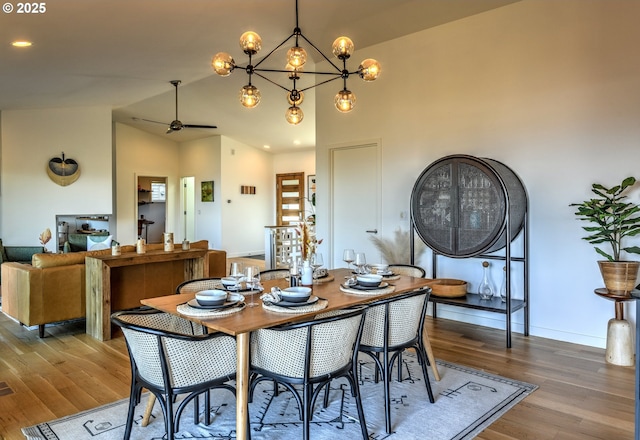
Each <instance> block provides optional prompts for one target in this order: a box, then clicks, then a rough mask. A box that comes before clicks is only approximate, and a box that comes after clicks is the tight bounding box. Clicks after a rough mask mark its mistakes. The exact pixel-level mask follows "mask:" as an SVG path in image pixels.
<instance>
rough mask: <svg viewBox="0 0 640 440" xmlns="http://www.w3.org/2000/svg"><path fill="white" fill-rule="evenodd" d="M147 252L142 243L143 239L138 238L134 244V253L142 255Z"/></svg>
mask: <svg viewBox="0 0 640 440" xmlns="http://www.w3.org/2000/svg"><path fill="white" fill-rule="evenodd" d="M146 251H147V247H146V245H145V242H144V238H142V237H138V241H137V242H136V252H137V253H138V254H144V253H145V252H146Z"/></svg>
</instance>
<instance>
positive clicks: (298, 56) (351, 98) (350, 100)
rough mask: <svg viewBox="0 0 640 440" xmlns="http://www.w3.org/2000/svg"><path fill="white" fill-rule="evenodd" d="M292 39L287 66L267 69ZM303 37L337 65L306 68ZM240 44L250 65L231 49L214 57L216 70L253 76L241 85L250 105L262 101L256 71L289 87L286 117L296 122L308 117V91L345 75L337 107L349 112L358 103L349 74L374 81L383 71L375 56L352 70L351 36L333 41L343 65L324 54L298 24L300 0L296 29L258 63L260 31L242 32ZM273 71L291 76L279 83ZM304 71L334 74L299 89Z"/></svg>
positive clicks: (243, 101)
mask: <svg viewBox="0 0 640 440" xmlns="http://www.w3.org/2000/svg"><path fill="white" fill-rule="evenodd" d="M291 39H293V46H292V47H291V48H290V49H289V50H288V51H287V56H286V66H285V68H284V69H282V70H280V69H266V68H261V67H260V65H261V64H262V63H264V62H265V61H266V60H267V59H268V58H269V57H270V56H271V55H272V54H273V53H274V52H276V51H277V50H278V49H280V48H281V47H282V46H284V45H285V44H286V43H287V42H288V41H289V40H291ZM300 39H302V40H304V41H305V42H306V43H307V44H308V45H310V46H311V47H312V48H313V49H315V51H317V52H318V53H319V54H320V55H322V57H323V58H324V59H325V60H327V61H328V62H329V64H330V65H331V66H332V67H333V69H332V70H331V71H328V72H318V71H315V72H305V71H304V65H305V62H306V61H307V51H306V50H305V49H304V48H303V47H301V46H300V45H299V42H300ZM240 47H241V48H242V51H243V52H244V53H245V54H247V55H248V56H249V63H248V64H247V65H246V66H240V65H238V64H236V62H235V61H234V59H233V57H231V55H229V54H228V53H226V52H219V53H217V54H216V55H215V56H214V57H213V59H212V61H211V66H212V67H213V70H214V71H215V72H216V73H217V74H218V75H220V76H229V75H230V74H231V72H232V71H233V70H234V69H236V68H239V69H244V71H245V72H246V73H247V75H248V77H249V78H248V84H247V85H246V86H244V87H242V89H240V103H241V104H242V105H243V106H245V107H247V108H253V107H255V106H257V105H258V104H259V103H260V98H261V94H260V90H258V88H257V87H256V86H254V85H253V84H252V83H251V80H252V77H253V75H255V76H258V77H260V78H263V79H264V80H266V81H268V82H270V83H271V84H274V85H275V86H277V87H280V88H281V89H283V90H285V91H286V92H287V101H288V103H289V108H288V109H287V111H286V113H285V117H286V119H287V122H288V123H289V124H292V125H297V124H299V123H300V122H302V119H303V118H304V113H303V112H302V109H301V108H300V107H299V106H300V104H301V103H302V101H303V99H304V92H305V91H307V90H309V89H312V88H314V87H317V86H320V85H322V84H327V83H329V82H331V81H334V80H337V79H342V80H343V86H342V90H340V91H339V92H338V93H337V94H336V97H335V100H334V102H335V106H336V108H337V109H338V110H339V111H340V112H343V113H347V112H350V111H351V110H352V109H353V107H354V105H355V103H356V96H355V94H354V93H353V92H351V91H350V90H349V89H347V79H348V78H349V76H350V75H355V74H357V75H358V76H359V77H360V78H362V79H363V80H364V81H374V80H375V79H377V78H378V76H379V75H380V63H378V62H377V61H376V60H374V59H371V58H368V59H366V60H364V61H362V63H360V65H359V66H358V69H357V70H356V71H353V72H350V71H349V70H348V69H347V60H348V59H349V57H350V56H351V54H352V53H353V50H354V45H353V42H352V41H351V40H350V39H349V38H348V37H338V38H337V39H336V40H335V41H334V42H333V45H332V52H333V55H335V56H336V57H337V58H338V59H339V60H340V61H342V66H338V65H336V64H335V63H334V62H333V61H331V60H330V59H329V57H327V56H326V55H325V54H323V53H322V51H321V50H320V49H318V48H317V47H316V46H315V45H314V44H313V43H312V42H311V41H310V40H309V39H308V38H307V37H305V36H304V35H303V34H302V31H301V30H300V27H299V25H298V0H296V27H295V28H294V29H293V33H292V34H291V35H289V36H288V37H287V38H286V39H285V40H284V41H283V42H282V43H280V44H279V45H278V46H276V47H275V48H274V49H273V50H272V51H271V52H269V53H268V54H267V55H266V56H265V57H264V58H263V59H262V60H260V61H258V62H257V63H256V64H255V65H254V64H253V57H254V56H255V55H256V54H257V53H258V52H259V51H260V49H261V48H262V39H261V38H260V36H259V35H258V34H257V33H255V32H252V31H248V32H245V33H244V34H242V35H241V36H240ZM338 64H340V63H338ZM272 73H284V74H286V75H285V78H288V80H289V82H287V83H286V84H287V85H286V86H285V85H281V84H278V83H277V82H276V81H275V80H273V79H271V78H269V77H267V76H266V75H267V74H272ZM303 73H307V74H316V75H327V76H330V77H331V78H329V79H326V80H324V81H321V82H318V83H316V84H314V85H311V86H309V87H305V88H301V89H299V88H298V86H299V84H298V81H300V78H301V75H302V74H303Z"/></svg>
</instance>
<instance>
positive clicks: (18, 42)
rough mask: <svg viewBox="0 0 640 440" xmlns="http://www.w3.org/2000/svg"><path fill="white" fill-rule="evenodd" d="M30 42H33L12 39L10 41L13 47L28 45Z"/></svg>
mask: <svg viewBox="0 0 640 440" xmlns="http://www.w3.org/2000/svg"><path fill="white" fill-rule="evenodd" d="M32 44H33V43H31V41H24V40H20V41H14V42H12V43H11V45H12V46H13V47H29V46H31V45H32Z"/></svg>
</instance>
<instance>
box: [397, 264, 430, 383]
mask: <svg viewBox="0 0 640 440" xmlns="http://www.w3.org/2000/svg"><path fill="white" fill-rule="evenodd" d="M389 270H390V271H391V272H393V273H394V274H396V275H405V276H409V277H414V278H424V277H425V276H426V275H427V273H426V271H425V270H424V269H423V268H422V267H420V266H415V265H413V264H390V265H389ZM423 338H424V348H425V349H426V350H427V358H428V359H429V363H430V364H431V368H432V369H433V376H434V378H435V379H436V380H437V381H439V380H440V373H439V372H438V366H437V365H436V358H435V356H434V354H433V349H432V348H431V340H430V339H429V334H428V333H427V331H426V330H424V332H423ZM401 363H402V354H400V355H399V356H398V365H400V364H401ZM398 382H402V369H401V368H398Z"/></svg>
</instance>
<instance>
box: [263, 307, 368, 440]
mask: <svg viewBox="0 0 640 440" xmlns="http://www.w3.org/2000/svg"><path fill="white" fill-rule="evenodd" d="M364 312H365V308H364V307H357V308H352V309H345V310H339V311H335V312H331V313H324V314H321V315H318V316H317V317H316V319H314V320H312V321H306V322H301V323H295V324H288V325H284V326H279V327H273V328H268V329H260V330H257V331H255V332H253V333H252V334H251V372H252V378H253V379H252V382H251V394H252V393H253V389H254V388H255V386H256V384H257V383H258V382H260V381H261V380H274V381H276V382H277V383H279V384H280V385H282V386H284V387H285V388H287V389H288V390H289V391H290V392H291V393H292V394H293V396H294V398H295V399H296V401H297V402H298V408H299V410H300V418H301V420H302V421H303V439H304V440H308V438H309V425H310V421H311V416H312V413H313V407H314V403H315V401H316V399H317V397H318V395H319V393H320V392H321V391H322V389H325V399H324V404H325V406H327V405H329V394H328V393H329V383H330V382H331V380H332V379H335V378H337V377H345V378H347V380H348V381H349V383H350V385H351V391H352V395H353V397H354V398H355V399H356V405H357V408H358V416H359V418H360V426H361V431H362V437H363V439H365V440H366V439H368V438H369V436H368V433H367V427H366V422H365V419H364V411H363V410H362V401H361V398H360V389H359V387H358V381H357V371H356V366H357V362H356V359H357V353H358V344H359V340H360V336H361V334H362V326H363V323H364V319H363V318H364ZM294 385H301V386H302V387H303V390H304V392H303V393H302V395H303V396H302V397H301V396H300V394H299V392H298V391H297V390H296V388H295V387H294Z"/></svg>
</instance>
